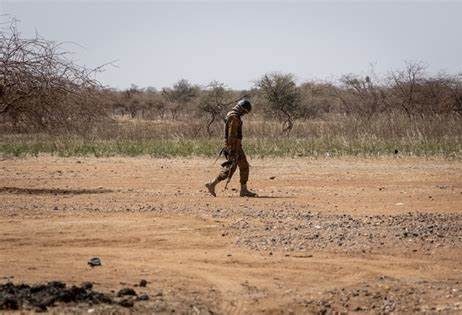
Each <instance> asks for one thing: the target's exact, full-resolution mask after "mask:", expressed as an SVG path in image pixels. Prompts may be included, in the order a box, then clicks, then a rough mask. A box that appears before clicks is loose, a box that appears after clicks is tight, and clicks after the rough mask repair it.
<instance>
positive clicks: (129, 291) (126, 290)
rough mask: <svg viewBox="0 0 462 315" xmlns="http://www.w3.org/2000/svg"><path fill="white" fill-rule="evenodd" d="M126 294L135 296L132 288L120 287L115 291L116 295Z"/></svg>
mask: <svg viewBox="0 0 462 315" xmlns="http://www.w3.org/2000/svg"><path fill="white" fill-rule="evenodd" d="M126 295H131V296H136V292H135V290H133V289H132V288H123V289H120V290H119V292H117V296H118V297H122V296H126Z"/></svg>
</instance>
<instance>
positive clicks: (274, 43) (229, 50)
mask: <svg viewBox="0 0 462 315" xmlns="http://www.w3.org/2000/svg"><path fill="white" fill-rule="evenodd" d="M0 13H1V14H5V13H6V14H10V15H11V16H14V17H16V18H18V19H19V20H20V21H21V22H20V24H19V29H20V31H21V32H22V33H23V34H24V35H25V36H31V35H32V34H34V32H35V30H37V31H38V32H39V33H40V34H41V35H42V36H43V37H45V38H47V39H50V40H55V41H71V42H76V43H78V44H80V45H81V46H83V47H79V46H73V45H67V46H66V47H67V48H68V49H70V50H72V51H74V52H75V55H74V57H75V58H76V59H77V60H78V62H80V63H82V64H85V65H87V66H90V67H95V66H98V65H100V64H103V63H106V62H108V61H112V60H117V65H118V68H113V67H109V68H107V69H106V71H105V72H104V73H102V74H100V75H99V76H98V78H99V79H100V80H101V81H102V83H103V84H105V85H109V86H112V87H116V88H121V89H122V88H127V87H129V86H130V85H131V84H136V85H138V86H141V87H147V86H153V87H156V88H162V87H165V86H171V85H172V84H173V83H175V82H176V81H178V80H179V79H181V78H185V79H188V80H189V81H190V82H192V83H195V84H200V85H206V84H207V83H208V82H210V81H212V80H218V81H221V82H223V83H225V84H226V85H227V86H229V87H231V88H238V89H246V88H250V87H251V86H252V85H253V81H254V80H256V79H258V78H259V77H260V76H262V75H263V74H264V73H266V72H272V71H280V72H291V73H293V74H295V75H296V77H297V80H298V81H299V82H303V81H304V80H308V79H333V78H337V77H338V76H339V75H341V74H344V73H359V74H361V73H364V72H365V71H367V70H368V69H369V68H370V64H374V65H375V69H376V72H378V73H383V74H385V73H386V72H387V71H388V70H390V69H396V68H399V67H401V66H402V65H403V62H404V61H405V60H413V61H423V62H425V63H427V64H428V65H429V66H430V67H429V70H430V71H431V72H438V71H447V72H450V73H461V72H462V62H461V61H462V58H461V57H462V2H415V1H413V2H382V3H380V2H376V1H374V2H348V1H342V2H301V1H297V2H294V1H292V2H288V1H273V2H264V1H257V2H256V1H254V2H245V1H241V2H237V1H234V2H230V1H228V2H219V1H214V2H193V1H188V2H172V1H169V2H155V1H150V2H140V1H130V2H128V1H127V2H122V1H93V2H90V1H56V2H44V1H37V0H36V1H30V2H25V1H11V0H0Z"/></svg>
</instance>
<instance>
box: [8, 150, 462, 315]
mask: <svg viewBox="0 0 462 315" xmlns="http://www.w3.org/2000/svg"><path fill="white" fill-rule="evenodd" d="M250 162H251V165H252V168H251V181H250V183H249V185H250V186H251V187H254V188H255V190H256V192H257V193H258V194H259V196H260V197H259V198H239V197H238V191H237V190H236V189H237V188H238V174H236V176H235V178H234V179H233V181H232V184H231V187H230V188H232V189H229V190H227V191H222V190H221V187H222V186H221V187H220V189H219V190H218V197H216V198H213V197H211V196H209V195H207V193H206V191H205V189H204V187H203V184H204V183H205V182H206V181H207V180H208V179H211V178H212V177H213V176H214V175H215V174H216V173H217V171H218V166H217V165H213V160H208V159H172V160H167V159H165V160H163V159H151V158H149V157H143V158H66V159H64V158H56V157H39V158H27V159H15V160H11V159H7V160H2V161H0V281H1V282H7V281H13V282H14V283H21V282H26V283H38V282H47V281H51V280H61V281H64V282H66V283H69V284H80V283H82V282H84V281H91V282H93V283H94V287H95V288H96V289H97V290H99V291H102V292H108V293H110V292H111V290H112V291H113V292H116V291H117V290H119V289H120V288H123V287H127V286H129V287H133V288H135V290H137V292H139V293H144V292H146V293H147V294H149V295H150V297H151V299H150V300H149V301H146V302H139V303H136V304H135V307H134V309H132V310H135V311H138V312H143V311H146V312H153V311H154V312H160V313H171V312H172V311H175V312H176V313H191V314H208V313H224V314H228V313H235V314H239V313H247V314H254V313H259V312H262V313H274V314H279V313H310V312H316V313H331V312H335V311H349V312H353V313H354V312H359V313H362V312H363V313H371V312H372V313H389V312H398V313H401V312H430V313H433V312H439V311H440V312H444V313H451V312H452V313H462V162H460V161H447V160H440V159H420V158H383V159H370V160H365V159H357V158H355V159H353V158H351V159H348V158H345V159H318V160H311V159H277V160H271V159H263V160H259V159H254V160H251V161H250ZM94 256H97V257H100V258H101V260H102V264H103V265H102V266H101V267H95V268H91V267H89V266H88V265H87V261H88V260H89V259H90V258H91V257H94ZM141 279H146V280H147V281H148V286H147V287H146V288H140V287H135V286H134V285H135V284H137V283H139V281H140V280H141ZM63 307H67V308H66V310H67V311H69V310H72V311H76V312H86V311H87V309H96V311H97V312H111V311H114V310H115V311H122V312H125V311H127V309H124V308H122V307H119V306H117V307H115V306H104V305H102V306H89V305H72V306H58V308H56V309H55V310H57V311H62V310H63ZM69 307H70V308H69Z"/></svg>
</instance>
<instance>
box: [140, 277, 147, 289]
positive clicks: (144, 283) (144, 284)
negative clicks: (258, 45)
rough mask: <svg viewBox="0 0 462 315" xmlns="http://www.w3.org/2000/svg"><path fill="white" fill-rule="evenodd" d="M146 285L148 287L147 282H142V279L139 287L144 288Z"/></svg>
mask: <svg viewBox="0 0 462 315" xmlns="http://www.w3.org/2000/svg"><path fill="white" fill-rule="evenodd" d="M147 285H148V282H147V281H146V280H144V279H141V281H140V284H139V286H140V287H142V288H144V287H145V286H147Z"/></svg>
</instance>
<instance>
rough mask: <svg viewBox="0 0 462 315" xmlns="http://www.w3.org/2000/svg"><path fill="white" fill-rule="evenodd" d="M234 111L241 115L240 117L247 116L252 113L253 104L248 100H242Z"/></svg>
mask: <svg viewBox="0 0 462 315" xmlns="http://www.w3.org/2000/svg"><path fill="white" fill-rule="evenodd" d="M233 110H235V111H236V112H238V113H239V115H245V114H248V113H250V112H251V111H252V104H251V103H250V101H249V100H247V99H242V100H240V101H239V102H237V105H236V106H234V107H233Z"/></svg>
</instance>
